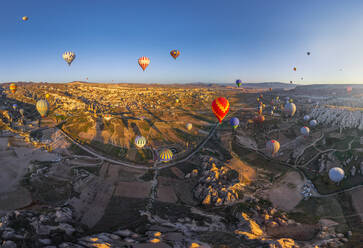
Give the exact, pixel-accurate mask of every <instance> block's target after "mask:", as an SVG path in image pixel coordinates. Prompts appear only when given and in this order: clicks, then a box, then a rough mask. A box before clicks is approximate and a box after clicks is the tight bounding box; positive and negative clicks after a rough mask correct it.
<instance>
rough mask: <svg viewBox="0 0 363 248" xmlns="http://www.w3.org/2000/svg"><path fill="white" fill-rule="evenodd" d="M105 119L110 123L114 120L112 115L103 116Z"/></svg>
mask: <svg viewBox="0 0 363 248" xmlns="http://www.w3.org/2000/svg"><path fill="white" fill-rule="evenodd" d="M103 119H105V120H106V121H109V120H111V119H112V115H110V114H105V115H104V116H103Z"/></svg>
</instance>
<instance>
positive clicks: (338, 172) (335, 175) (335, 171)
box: [329, 167, 345, 183]
mask: <svg viewBox="0 0 363 248" xmlns="http://www.w3.org/2000/svg"><path fill="white" fill-rule="evenodd" d="M344 174H345V173H344V170H343V169H342V168H340V167H334V168H331V169H330V170H329V178H330V180H332V181H333V182H335V183H339V182H340V181H342V180H343V179H344Z"/></svg>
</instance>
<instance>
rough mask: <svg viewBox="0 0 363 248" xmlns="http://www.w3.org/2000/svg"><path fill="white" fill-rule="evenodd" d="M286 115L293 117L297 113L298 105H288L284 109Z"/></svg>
mask: <svg viewBox="0 0 363 248" xmlns="http://www.w3.org/2000/svg"><path fill="white" fill-rule="evenodd" d="M284 110H285V113H286V114H287V115H288V116H290V117H293V116H294V114H295V112H296V105H295V104H294V103H291V102H289V103H286V105H285V107H284Z"/></svg>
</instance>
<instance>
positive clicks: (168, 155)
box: [160, 149, 173, 163]
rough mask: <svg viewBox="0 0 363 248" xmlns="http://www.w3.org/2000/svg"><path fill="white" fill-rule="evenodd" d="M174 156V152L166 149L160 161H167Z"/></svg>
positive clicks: (161, 154)
mask: <svg viewBox="0 0 363 248" xmlns="http://www.w3.org/2000/svg"><path fill="white" fill-rule="evenodd" d="M172 158H173V152H172V151H171V150H170V149H164V150H163V151H162V152H161V153H160V161H162V162H164V163H166V162H168V161H170V160H171V159H172Z"/></svg>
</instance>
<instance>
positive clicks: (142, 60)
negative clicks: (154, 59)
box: [139, 57, 150, 71]
mask: <svg viewBox="0 0 363 248" xmlns="http://www.w3.org/2000/svg"><path fill="white" fill-rule="evenodd" d="M149 64H150V59H149V58H148V57H141V58H139V65H140V66H141V68H142V70H143V71H145V69H146V67H148V65H149Z"/></svg>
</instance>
